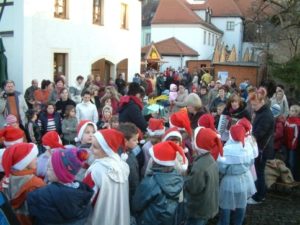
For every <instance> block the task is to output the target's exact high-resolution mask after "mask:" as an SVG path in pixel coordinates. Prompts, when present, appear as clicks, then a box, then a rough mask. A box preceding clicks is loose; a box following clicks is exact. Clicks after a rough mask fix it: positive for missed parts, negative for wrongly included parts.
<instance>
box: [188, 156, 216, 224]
mask: <svg viewBox="0 0 300 225" xmlns="http://www.w3.org/2000/svg"><path fill="white" fill-rule="evenodd" d="M184 190H185V207H186V212H187V217H188V218H195V219H198V218H200V219H204V220H207V219H210V218H213V217H214V216H215V215H216V214H217V213H218V210H219V171H218V167H217V163H216V162H215V160H214V159H213V158H212V156H211V154H210V153H205V154H203V155H199V156H197V158H196V159H195V161H194V162H193V165H192V169H191V172H190V174H189V175H188V176H187V178H186V180H185V184H184Z"/></svg>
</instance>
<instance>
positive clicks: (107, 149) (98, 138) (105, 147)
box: [94, 132, 116, 156]
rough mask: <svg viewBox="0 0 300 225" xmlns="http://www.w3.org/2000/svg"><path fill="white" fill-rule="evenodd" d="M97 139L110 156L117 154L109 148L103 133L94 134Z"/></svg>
mask: <svg viewBox="0 0 300 225" xmlns="http://www.w3.org/2000/svg"><path fill="white" fill-rule="evenodd" d="M94 136H95V138H96V139H97V141H98V143H99V144H100V146H101V148H102V149H103V151H104V152H105V153H106V154H107V155H108V156H112V155H113V154H116V153H115V152H114V151H113V150H112V149H111V147H109V145H108V144H107V142H106V140H105V138H104V137H103V135H102V134H101V132H96V133H95V134H94Z"/></svg>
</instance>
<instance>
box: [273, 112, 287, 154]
mask: <svg viewBox="0 0 300 225" xmlns="http://www.w3.org/2000/svg"><path fill="white" fill-rule="evenodd" d="M284 124H285V119H284V117H283V116H279V117H277V118H276V119H275V133H274V149H275V150H280V149H281V146H282V144H283V141H284V133H283V132H284Z"/></svg>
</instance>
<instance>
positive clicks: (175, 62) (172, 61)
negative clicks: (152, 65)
mask: <svg viewBox="0 0 300 225" xmlns="http://www.w3.org/2000/svg"><path fill="white" fill-rule="evenodd" d="M196 59H197V57H189V56H185V57H182V58H181V57H179V56H178V57H177V56H163V58H162V61H164V62H165V63H163V64H162V65H161V66H160V71H161V72H163V71H165V70H166V69H167V67H172V68H174V69H176V70H177V69H179V68H181V69H182V68H184V67H185V66H186V62H187V61H188V60H196Z"/></svg>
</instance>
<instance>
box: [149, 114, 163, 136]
mask: <svg viewBox="0 0 300 225" xmlns="http://www.w3.org/2000/svg"><path fill="white" fill-rule="evenodd" d="M165 130H166V128H165V126H164V120H163V119H155V118H151V119H150V120H149V123H148V128H147V131H148V134H149V135H150V136H162V135H164V133H165Z"/></svg>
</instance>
